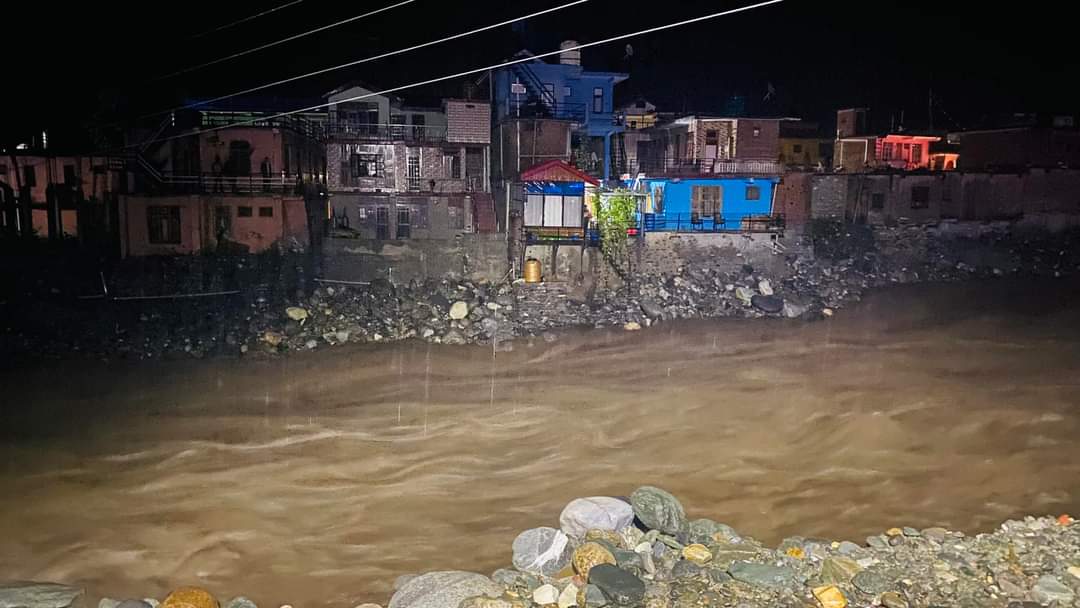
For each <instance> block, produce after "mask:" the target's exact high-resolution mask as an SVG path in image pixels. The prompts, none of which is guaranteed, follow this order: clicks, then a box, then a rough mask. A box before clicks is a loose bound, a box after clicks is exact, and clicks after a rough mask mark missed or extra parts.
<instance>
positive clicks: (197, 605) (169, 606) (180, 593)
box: [161, 587, 218, 608]
mask: <svg viewBox="0 0 1080 608" xmlns="http://www.w3.org/2000/svg"><path fill="white" fill-rule="evenodd" d="M161 608H218V601H217V599H215V598H214V596H213V595H212V594H211V593H210V592H209V591H207V590H206V589H203V588H201V587H180V588H178V589H176V590H174V591H173V592H172V593H170V594H169V595H167V596H165V600H164V601H163V602H161Z"/></svg>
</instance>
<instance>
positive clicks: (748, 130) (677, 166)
mask: <svg viewBox="0 0 1080 608" xmlns="http://www.w3.org/2000/svg"><path fill="white" fill-rule="evenodd" d="M786 120H790V119H785V118H741V117H740V118H725V117H710V116H686V117H682V118H678V119H675V120H674V121H672V122H669V123H665V124H662V125H659V126H657V127H655V128H653V129H651V130H650V139H649V141H642V142H639V143H638V146H637V155H636V158H635V159H633V161H632V162H631V163H630V164H631V165H632V166H633V167H636V170H637V172H639V173H645V174H648V175H666V174H675V173H690V174H711V173H727V174H770V175H771V174H778V173H779V172H780V165H779V163H778V162H777V158H778V157H779V155H780V124H781V122H784V121H786Z"/></svg>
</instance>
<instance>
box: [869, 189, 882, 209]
mask: <svg viewBox="0 0 1080 608" xmlns="http://www.w3.org/2000/svg"><path fill="white" fill-rule="evenodd" d="M870 208H871V209H875V210H881V209H884V208H885V193H884V192H874V193H873V194H871V195H870Z"/></svg>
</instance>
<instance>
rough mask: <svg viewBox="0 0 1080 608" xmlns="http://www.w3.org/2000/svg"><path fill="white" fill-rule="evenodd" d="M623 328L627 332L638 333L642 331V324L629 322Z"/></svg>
mask: <svg viewBox="0 0 1080 608" xmlns="http://www.w3.org/2000/svg"><path fill="white" fill-rule="evenodd" d="M622 327H623V329H625V330H626V331H638V330H640V329H641V323H638V322H637V321H627V322H626V323H623V326H622Z"/></svg>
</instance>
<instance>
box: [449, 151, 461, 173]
mask: <svg viewBox="0 0 1080 608" xmlns="http://www.w3.org/2000/svg"><path fill="white" fill-rule="evenodd" d="M450 177H452V178H453V179H461V156H460V155H458V154H454V155H452V156H450Z"/></svg>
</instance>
